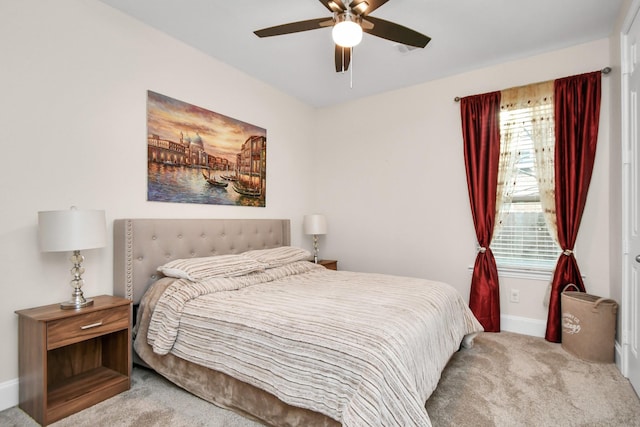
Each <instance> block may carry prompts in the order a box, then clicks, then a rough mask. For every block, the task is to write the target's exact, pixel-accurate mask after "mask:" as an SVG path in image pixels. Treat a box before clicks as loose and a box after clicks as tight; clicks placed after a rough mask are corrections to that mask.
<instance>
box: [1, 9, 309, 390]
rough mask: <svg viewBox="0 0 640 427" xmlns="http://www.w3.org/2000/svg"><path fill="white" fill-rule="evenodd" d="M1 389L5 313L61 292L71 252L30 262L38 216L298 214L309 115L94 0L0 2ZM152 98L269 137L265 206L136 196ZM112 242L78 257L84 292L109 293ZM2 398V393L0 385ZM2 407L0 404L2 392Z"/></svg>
mask: <svg viewBox="0 0 640 427" xmlns="http://www.w3.org/2000/svg"><path fill="white" fill-rule="evenodd" d="M0 52H2V58H3V59H2V66H0V76H1V78H0V88H1V89H0V93H1V95H0V143H1V144H2V156H3V161H2V167H1V168H0V177H1V178H0V188H1V192H0V194H2V202H1V205H2V207H1V208H0V209H1V210H0V270H1V271H2V272H3V277H2V280H1V281H0V287H1V292H2V298H0V336H2V342H3V343H4V345H3V346H1V347H0V384H2V383H3V382H5V381H7V380H10V379H14V378H17V376H18V364H17V316H16V315H15V314H14V311H15V310H17V309H22V308H27V307H33V306H38V305H42V304H49V303H54V302H58V301H63V300H66V299H68V298H69V297H70V296H71V288H70V287H69V286H68V285H67V283H68V282H69V280H70V278H71V277H70V274H69V268H70V267H71V264H70V263H69V261H68V259H67V258H68V256H69V254H64V253H49V254H42V253H40V252H39V251H38V248H37V244H36V228H37V227H36V225H37V212H38V211H40V210H51V209H67V208H68V207H69V206H71V205H77V206H79V207H83V208H96V209H105V210H106V214H107V222H108V224H109V230H111V224H112V221H113V219H114V218H122V217H131V216H133V217H196V218H198V217H218V218H226V217H252V218H253V217H269V218H291V219H292V227H293V230H294V233H293V236H292V237H293V242H294V244H300V245H302V244H304V245H307V247H308V248H309V249H310V248H311V244H310V242H308V241H307V239H305V240H304V241H302V240H301V232H299V230H300V229H301V227H302V225H301V222H302V217H303V215H304V214H305V213H307V209H306V206H307V205H309V202H308V200H309V198H310V194H309V191H308V189H309V187H311V179H312V176H311V175H310V174H309V173H308V170H309V169H310V167H311V161H312V159H311V158H310V156H309V155H308V151H309V144H310V142H309V141H310V130H311V128H312V119H313V117H314V116H313V113H314V110H313V109H311V108H309V107H307V106H305V105H303V104H301V103H299V102H298V101H296V100H294V99H292V98H290V97H288V96H285V95H283V94H282V93H280V92H278V91H276V90H274V89H273V88H271V87H269V86H267V85H265V84H263V83H261V82H258V81H256V80H254V79H252V78H249V77H248V76H246V75H244V74H242V73H240V72H238V71H236V70H235V69H232V68H230V67H228V66H227V65H225V64H222V63H220V62H218V61H215V60H213V59H211V58H210V57H207V56H205V55H204V54H202V53H200V52H198V51H196V50H194V49H192V48H189V47H187V46H185V45H183V44H182V43H180V42H178V41H176V40H174V39H171V38H169V37H167V36H165V35H163V34H161V33H159V32H157V31H155V30H153V29H151V28H149V27H146V26H143V25H141V24H140V23H138V22H137V21H134V20H133V19H130V18H128V17H126V16H124V15H122V14H121V13H120V12H117V11H115V10H114V9H111V8H109V7H107V6H105V5H104V4H102V3H100V2H97V1H85V0H63V1H55V2H52V1H33V0H26V1H16V2H14V1H10V2H7V1H3V2H0ZM147 90H153V91H156V92H159V93H162V94H165V95H168V96H171V97H173V98H177V99H180V100H182V101H186V102H189V103H192V104H195V105H198V106H200V107H203V108H206V109H209V110H212V111H216V112H219V113H222V114H225V115H227V116H230V117H233V118H236V119H239V120H243V121H246V122H249V123H252V124H255V125H258V126H261V127H263V128H265V129H267V138H268V150H267V157H268V170H267V182H268V192H267V207H266V208H248V207H232V206H211V205H195V204H168V203H158V202H147V201H146V141H147V138H146V96H147ZM111 252H112V246H111V242H109V246H108V247H106V248H104V249H100V250H91V251H85V253H84V255H85V256H86V258H87V261H86V262H85V267H86V270H87V272H86V274H85V275H84V278H85V281H86V285H85V294H86V295H95V294H105V293H111V292H112V253H111ZM0 394H1V390H0ZM0 400H1V396H0Z"/></svg>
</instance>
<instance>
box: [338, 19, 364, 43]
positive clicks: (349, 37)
mask: <svg viewBox="0 0 640 427" xmlns="http://www.w3.org/2000/svg"><path fill="white" fill-rule="evenodd" d="M331 35H332V37H333V41H334V42H335V43H336V44H337V45H338V46H342V47H353V46H355V45H357V44H358V43H360V42H361V41H362V27H361V26H360V25H358V24H357V23H355V22H353V21H349V20H345V21H342V22H338V23H337V24H336V25H334V26H333V30H332V32H331Z"/></svg>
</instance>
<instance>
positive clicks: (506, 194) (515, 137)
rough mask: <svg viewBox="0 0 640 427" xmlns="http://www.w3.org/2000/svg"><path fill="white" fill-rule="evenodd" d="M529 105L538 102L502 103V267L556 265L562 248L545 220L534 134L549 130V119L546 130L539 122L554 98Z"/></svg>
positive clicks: (497, 248) (498, 234)
mask: <svg viewBox="0 0 640 427" xmlns="http://www.w3.org/2000/svg"><path fill="white" fill-rule="evenodd" d="M549 101H550V98H549ZM526 104H535V106H533V107H525V108H515V109H509V108H502V110H501V113H500V144H501V162H500V169H501V170H500V173H499V175H500V176H502V177H503V178H502V179H503V181H504V184H503V187H501V186H500V185H499V186H498V198H499V199H500V198H501V200H499V201H498V206H499V208H498V214H497V224H496V227H497V228H496V230H495V233H494V237H493V240H492V242H491V250H492V251H493V254H494V256H495V258H496V263H497V264H498V267H499V268H500V267H502V268H516V269H528V270H540V269H545V270H546V269H553V268H554V266H555V264H556V262H557V260H558V256H559V254H560V248H559V247H558V245H557V244H556V242H555V239H554V237H552V235H551V232H550V230H549V226H548V225H547V222H546V220H545V215H544V210H543V208H542V205H543V203H542V202H541V199H540V189H539V186H538V174H537V170H536V163H537V162H536V150H535V146H534V141H533V139H532V138H535V137H538V136H540V135H541V133H543V132H549V129H548V125H549V123H546V125H547V128H546V129H542V130H541V129H539V128H538V129H536V128H535V126H536V125H538V124H539V123H540V121H541V119H540V117H539V116H538V115H540V114H541V110H546V111H544V112H543V113H542V114H543V115H545V114H546V115H547V117H548V116H549V115H552V114H553V105H552V103H551V102H547V103H542V104H543V105H541V104H539V103H538V104H536V103H526ZM520 105H522V103H520ZM542 120H544V119H542ZM547 121H549V119H547ZM544 125H545V123H543V127H544ZM551 125H552V121H551ZM551 146H552V145H551ZM501 189H502V191H501ZM554 232H555V231H554Z"/></svg>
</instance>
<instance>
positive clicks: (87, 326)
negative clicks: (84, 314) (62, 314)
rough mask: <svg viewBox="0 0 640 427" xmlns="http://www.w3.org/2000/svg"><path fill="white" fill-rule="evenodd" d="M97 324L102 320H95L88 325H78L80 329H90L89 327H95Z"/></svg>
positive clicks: (99, 324) (100, 323)
mask: <svg viewBox="0 0 640 427" xmlns="http://www.w3.org/2000/svg"><path fill="white" fill-rule="evenodd" d="M97 326H102V321H100V322H96V323H92V324H90V325H84V326H80V329H82V330H85V329H91V328H95V327H97Z"/></svg>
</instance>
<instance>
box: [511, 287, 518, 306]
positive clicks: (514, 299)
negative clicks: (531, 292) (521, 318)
mask: <svg viewBox="0 0 640 427" xmlns="http://www.w3.org/2000/svg"><path fill="white" fill-rule="evenodd" d="M510 299H511V302H516V303H518V302H520V290H519V289H511V298H510Z"/></svg>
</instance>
